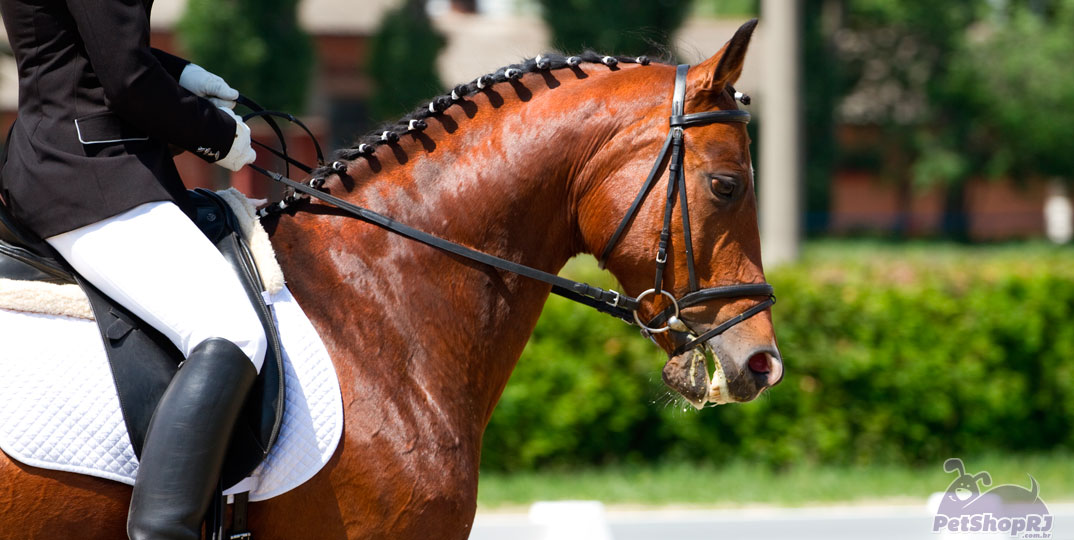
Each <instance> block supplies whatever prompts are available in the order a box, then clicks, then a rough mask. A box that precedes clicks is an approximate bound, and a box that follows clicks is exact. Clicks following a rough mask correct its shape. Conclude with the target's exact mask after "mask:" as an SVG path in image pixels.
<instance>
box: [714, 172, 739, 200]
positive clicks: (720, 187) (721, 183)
mask: <svg viewBox="0 0 1074 540" xmlns="http://www.w3.org/2000/svg"><path fill="white" fill-rule="evenodd" d="M737 186H738V182H736V181H735V180H734V179H732V178H729V177H726V176H713V177H712V179H711V189H712V193H714V194H715V195H716V196H717V197H719V198H721V199H730V198H731V197H733V196H734V195H735V188H736V187H737Z"/></svg>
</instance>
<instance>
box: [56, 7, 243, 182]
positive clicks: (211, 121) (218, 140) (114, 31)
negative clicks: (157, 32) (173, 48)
mask: <svg viewBox="0 0 1074 540" xmlns="http://www.w3.org/2000/svg"><path fill="white" fill-rule="evenodd" d="M66 1H67V8H68V9H69V10H70V12H71V16H72V17H73V19H74V21H75V26H76V27H77V29H78V33H79V36H80V37H81V38H82V41H83V43H84V45H85V48H86V54H87V56H88V57H89V61H90V64H91V65H92V66H93V71H94V73H95V74H96V75H97V78H98V79H99V80H100V82H101V86H102V87H103V88H104V94H105V98H106V100H107V102H108V103H107V105H108V107H109V108H110V109H111V110H112V111H113V112H115V113H116V114H118V115H119V116H120V117H122V118H123V119H124V120H125V121H127V122H128V123H130V124H131V125H133V126H135V127H138V128H140V129H141V130H143V131H144V132H145V133H146V134H148V135H149V136H150V137H153V138H156V139H160V140H163V141H167V142H169V143H171V144H174V145H176V146H179V147H181V148H184V149H186V150H189V151H191V152H193V153H194V154H196V155H198V156H200V157H201V158H203V159H205V160H207V161H216V160H219V159H220V158H222V157H224V156H225V155H227V153H228V151H229V150H230V149H231V144H232V142H233V140H234V138H235V121H234V120H232V119H231V117H230V116H228V115H227V114H225V113H224V112H223V111H220V110H218V109H217V108H216V107H215V106H214V105H213V104H212V103H211V102H209V101H208V100H205V99H201V98H199V97H197V96H195V95H194V94H192V93H190V92H188V91H187V90H186V89H184V88H182V87H180V86H179V83H178V82H177V77H178V76H176V77H173V76H172V75H171V74H169V72H168V70H167V69H165V67H164V65H162V64H161V62H160V60H158V57H157V55H155V54H154V53H153V51H152V50H151V49H150V47H149V16H148V14H147V12H146V9H145V7H144V4H143V2H142V0H66ZM184 65H185V64H184Z"/></svg>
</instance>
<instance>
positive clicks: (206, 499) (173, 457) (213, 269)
mask: <svg viewBox="0 0 1074 540" xmlns="http://www.w3.org/2000/svg"><path fill="white" fill-rule="evenodd" d="M46 241H48V242H49V244H51V245H52V246H53V247H55V248H56V250H57V251H59V253H60V254H61V255H62V256H63V257H64V258H65V259H67V261H68V262H69V263H70V264H71V266H73V267H74V268H75V269H76V270H78V271H79V273H81V274H82V275H83V276H84V277H85V278H86V279H87V280H89V281H90V283H93V285H94V286H96V287H98V288H99V289H101V290H102V291H103V292H104V293H105V294H108V295H109V296H111V297H112V298H114V299H115V300H117V301H118V302H120V303H121V304H123V305H124V307H126V308H127V309H129V310H131V311H132V312H133V313H135V314H137V315H138V316H140V317H143V318H144V319H145V320H146V321H147V322H149V323H150V324H152V325H153V326H154V327H156V328H157V329H158V330H160V331H161V332H162V333H164V335H166V336H167V337H168V338H169V339H170V340H171V341H172V342H173V343H175V345H176V346H177V347H179V349H180V350H181V351H182V352H183V355H184V357H185V358H186V361H185V362H184V363H183V365H182V367H181V368H180V369H179V372H178V373H177V374H176V376H175V379H173V380H172V382H171V384H170V385H169V386H168V389H167V390H166V391H165V393H164V396H163V397H162V398H161V401H160V404H159V405H158V407H157V410H156V412H155V413H154V414H153V419H152V421H151V422H150V426H149V431H148V434H147V435H146V441H145V444H144V446H143V448H142V455H141V459H140V465H139V470H138V477H137V479H136V481H135V485H134V493H133V496H132V498H131V513H130V516H129V517H128V521H127V531H128V535H130V537H131V538H132V539H135V540H141V539H149V538H153V539H158V540H159V539H169V540H172V539H174V540H180V539H182V540H196V539H198V538H200V530H201V520H202V518H203V516H204V515H205V511H206V510H207V509H208V506H209V503H210V501H211V499H212V493H213V489H214V487H215V486H216V483H217V479H218V478H219V476H220V468H221V467H222V465H223V460H224V453H225V451H226V447H227V443H228V439H229V436H230V434H231V431H232V428H233V427H234V424H235V420H236V418H237V417H238V415H239V412H240V410H241V409H242V404H243V402H244V400H245V397H246V394H247V393H248V392H249V390H250V387H251V386H252V384H253V381H254V378H255V377H256V375H257V370H259V369H260V367H261V364H262V362H263V361H264V355H265V351H266V349H267V341H266V339H265V333H264V330H263V329H262V327H261V323H260V320H259V319H258V317H257V314H256V312H255V311H254V309H253V307H252V306H251V305H250V303H249V300H248V299H247V297H246V294H245V291H244V290H243V288H242V285H241V283H240V282H239V279H238V278H237V277H236V276H235V275H234V273H233V271H232V269H231V267H230V265H228V263H227V262H226V261H225V260H224V258H223V257H222V256H221V255H220V253H219V252H217V251H216V248H214V247H213V246H212V244H211V243H210V242H209V241H208V239H206V238H205V236H204V235H202V234H201V231H199V230H198V229H197V227H195V226H194V224H193V223H191V222H190V220H189V219H187V217H186V216H185V215H184V214H183V213H182V212H181V211H180V210H179V209H178V207H176V206H175V205H174V204H172V203H148V204H144V205H142V206H139V207H137V208H134V209H133V210H130V211H127V212H125V213H123V214H120V215H118V216H115V217H112V218H109V219H106V220H104V221H102V222H99V223H95V224H92V225H88V226H86V227H82V228H80V229H76V230H74V231H71V232H69V233H64V234H61V235H58V236H54V237H51V238H47V239H46Z"/></svg>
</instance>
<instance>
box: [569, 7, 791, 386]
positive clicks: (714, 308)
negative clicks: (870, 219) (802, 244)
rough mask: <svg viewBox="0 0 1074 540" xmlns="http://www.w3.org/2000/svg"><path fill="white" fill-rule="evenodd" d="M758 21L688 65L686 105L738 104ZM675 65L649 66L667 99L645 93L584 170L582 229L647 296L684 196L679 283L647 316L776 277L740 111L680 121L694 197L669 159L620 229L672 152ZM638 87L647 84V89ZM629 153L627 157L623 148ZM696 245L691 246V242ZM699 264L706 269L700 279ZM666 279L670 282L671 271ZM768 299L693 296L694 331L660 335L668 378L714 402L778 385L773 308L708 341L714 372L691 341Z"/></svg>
mask: <svg viewBox="0 0 1074 540" xmlns="http://www.w3.org/2000/svg"><path fill="white" fill-rule="evenodd" d="M755 26H756V21H750V22H748V23H746V24H744V25H743V26H742V27H741V28H739V30H738V31H737V32H736V33H735V35H734V37H732V38H731V40H730V41H728V42H727V44H726V45H724V47H723V48H722V49H721V50H720V51H719V52H718V53H716V54H715V55H714V56H712V57H711V58H709V59H708V60H706V61H704V62H702V63H700V64H698V65H696V66H693V67H691V68H689V71H688V72H687V75H686V81H685V83H686V84H685V87H686V88H685V90H686V91H685V110H684V114H687V115H689V114H692V113H700V112H709V111H717V110H720V111H728V110H734V109H737V106H736V103H735V96H734V90H733V88H732V86H731V85H732V84H733V83H734V82H735V81H736V80H737V79H738V77H739V75H740V74H741V72H742V65H743V62H744V60H745V55H746V50H747V47H748V45H749V41H750V37H751V35H752V33H753V29H754V27H755ZM669 71H670V70H668V69H660V70H647V71H644V72H641V71H639V72H638V73H639V75H638V76H639V77H645V80H643V81H639V84H640V88H643V89H644V90H642V92H644V93H652V94H655V95H656V96H657V99H654V100H650V102H647V103H646V105H649V107H648V110H646V111H638V112H636V113H633V118H634V120H633V123H632V124H631V125H629V126H627V127H624V128H622V129H620V130H619V131H618V133H617V134H616V136H615V137H614V138H613V139H612V140H610V141H607V142H605V143H604V144H603V149H602V150H601V151H598V152H597V153H596V154H595V155H594V156H593V158H592V159H591V160H590V163H589V165H590V167H589V168H588V170H587V171H585V173H583V174H588V175H589V177H588V178H583V179H582V181H583V183H584V185H586V186H587V189H586V190H585V191H584V194H583V195H582V196H581V197H580V202H579V203H578V208H579V217H578V222H579V228H580V230H581V231H580V234H581V235H582V237H583V242H584V244H585V245H586V246H587V250H588V251H589V252H591V253H594V254H598V255H600V254H602V253H603V254H604V256H602V261H601V262H602V263H603V264H604V265H605V266H606V267H607V268H608V269H609V270H610V271H611V272H612V273H613V274H614V275H615V276H616V278H617V279H619V281H620V282H621V283H622V285H623V286H624V288H625V290H626V292H627V293H628V294H631V295H639V294H641V293H642V292H643V291H645V290H647V289H650V288H653V287H654V286H653V275H654V268H656V265H657V262H656V260H657V259H658V258H659V257H658V256H657V251H658V245H657V244H658V242H659V238H660V234H661V231H662V230H664V228H665V227H666V226H665V223H666V222H667V218H666V216H665V211H666V204H665V203H666V202H667V201H668V200H673V201H674V202H672V203H668V204H671V205H673V206H674V208H673V210H672V218H671V221H670V222H671V224H672V226H671V229H670V232H671V234H670V246H669V248H668V249H667V255H666V269H665V270H664V271H663V277H662V289H663V290H665V291H667V293H669V294H650V295H647V296H646V297H645V298H644V300H643V303H642V306H641V308H640V309H639V315H640V318H639V319H640V320H650V319H652V318H653V317H655V316H657V315H658V314H659V313H661V312H662V311H663V310H665V309H668V307H669V305H670V304H671V302H672V300H670V299H671V298H682V297H683V296H685V295H686V294H688V293H689V292H692V291H694V290H696V289H699V288H700V289H707V288H718V287H723V286H728V285H742V284H763V283H764V282H765V276H764V271H763V268H762V264H761V247H760V239H759V234H758V228H757V201H756V197H755V195H754V176H753V167H752V165H751V159H750V152H749V135H748V134H747V132H746V127H745V124H744V123H742V121H741V120H736V121H715V122H713V123H704V124H697V125H688V126H685V127H681V128H678V129H682V132H683V141H684V142H683V143H682V144H683V147H684V153H683V154H682V155H683V162H682V169H683V171H684V176H683V180H684V182H683V184H682V185H683V186H684V188H685V189H684V190H683V191H685V199H683V198H681V194H679V195H675V194H672V193H671V192H669V191H667V187H668V182H672V181H673V179H672V175H671V174H670V173H669V172H668V170H667V165H666V164H658V165H657V166H658V167H664V170H663V172H662V173H661V174H662V176H661V177H660V178H659V180H658V181H657V182H656V183H655V185H653V186H652V187H651V193H650V194H649V195H648V196H646V197H645V198H644V200H643V201H642V204H641V206H640V207H639V208H638V210H637V213H636V214H635V215H634V217H633V219H632V221H631V222H630V223H628V224H627V227H626V229H625V230H624V231H623V233H622V236H621V237H617V236H616V233H615V232H614V231H615V226H616V224H618V223H620V221H621V220H622V219H623V216H624V215H627V214H628V208H629V207H630V206H631V204H632V202H633V201H634V199H635V196H636V195H637V189H638V187H637V186H638V181H639V178H645V177H646V174H647V173H648V172H649V171H650V170H654V171H655V170H656V169H655V168H654V165H653V160H654V156H657V155H660V156H662V157H665V156H666V155H667V154H662V153H661V152H660V150H659V149H660V147H661V144H662V142H664V141H665V137H666V136H667V135H668V129H669V127H668V116H669V111H671V107H672V104H671V98H672V86H671V84H672V82H673V81H674V77H673V75H672V74H671V73H670V72H669ZM628 91H633V92H639V90H638V89H637V88H633V89H631V90H628ZM638 99H640V98H638ZM671 129H672V130H674V129H676V128H675V127H674V126H672V127H671ZM624 149H629V150H626V151H625V150H624ZM624 155H625V156H627V159H623V156H624ZM665 161H667V159H665ZM665 194H667V195H669V196H667V197H666V196H665ZM684 208H685V209H686V210H687V211H688V215H689V221H688V222H685V223H687V224H686V225H684V220H683V219H681V216H682V212H683V210H684ZM628 220H629V216H628ZM687 227H688V229H687ZM687 232H688V233H689V238H690V240H687V236H686V233H687ZM610 242H611V243H613V244H614V245H610V244H609V243H610ZM690 244H692V248H693V254H692V257H691V255H690V254H689V253H688V252H687V249H688V246H689V245H690ZM691 259H693V260H692V261H691ZM690 266H694V267H695V268H690ZM691 270H693V271H694V272H695V273H696V278H694V279H691V275H690V272H691ZM692 281H696V283H693V284H692V283H691V282H692ZM657 283H658V284H661V278H660V277H658V278H657ZM765 298H766V297H765V296H763V295H762V296H739V297H734V298H713V299H710V300H706V301H704V302H700V303H697V304H695V305H692V306H690V307H684V308H683V309H682V312H681V314H680V316H679V318H680V319H681V321H682V322H683V323H685V325H686V326H688V327H689V330H690V332H689V333H688V332H673V331H670V332H663V333H656V334H653V335H652V337H653V340H654V341H655V342H656V343H657V344H658V345H659V346H660V347H661V348H663V349H664V350H665V351H667V352H668V353H669V359H668V362H667V364H666V365H665V367H664V370H663V378H664V381H665V383H666V384H667V385H668V386H670V387H671V388H672V389H674V390H676V391H677V392H679V393H680V394H682V395H683V396H684V397H686V398H687V399H688V400H689V401H690V402H691V403H692V404H693V405H694V406H696V407H701V406H703V405H704V404H705V403H707V402H710V403H725V402H732V401H738V402H741V401H749V400H751V399H754V398H756V397H757V396H758V395H759V394H760V393H761V392H762V391H763V390H764V389H765V388H768V387H770V386H773V385H775V384H777V383H778V382H779V381H780V380H781V379H782V377H783V364H782V362H781V358H780V354H779V351H778V349H777V347H776V339H775V334H774V332H773V328H772V320H771V315H770V311H769V310H768V309H763V311H760V312H759V313H756V315H754V316H752V317H748V318H747V319H745V320H743V321H741V323H740V324H735V325H734V326H732V327H730V328H729V329H728V330H726V331H725V332H723V333H721V334H719V335H715V336H713V337H711V338H708V339H707V340H706V341H705V342H704V344H703V346H704V348H705V349H708V350H709V351H711V352H712V353H713V356H714V359H715V370H714V372H713V375H712V376H711V377H710V375H709V372H708V368H707V366H706V362H705V358H704V356H703V355H702V354H701V353H699V352H698V350H697V349H690V350H685V351H684V350H681V349H682V347H683V345H684V343H685V342H686V341H687V340H688V339H690V337H691V335H693V336H696V335H703V334H704V333H705V332H707V331H708V330H710V329H712V328H714V327H716V326H717V325H720V324H722V323H724V322H725V321H728V320H730V319H732V318H734V317H736V316H739V315H741V314H743V312H745V311H747V310H749V309H750V308H751V307H754V306H757V305H758V303H759V302H763V301H764V299H765ZM765 307H767V306H765Z"/></svg>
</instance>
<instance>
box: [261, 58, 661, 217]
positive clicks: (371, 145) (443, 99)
mask: <svg viewBox="0 0 1074 540" xmlns="http://www.w3.org/2000/svg"><path fill="white" fill-rule="evenodd" d="M650 62H651V61H650V60H649V57H647V56H637V57H630V56H610V55H603V54H600V53H597V52H594V51H586V52H584V53H582V54H579V55H575V56H566V55H563V54H541V55H538V56H537V57H535V58H529V59H527V60H524V61H522V62H521V63H518V64H511V65H508V66H504V67H501V68H499V69H497V70H496V71H493V72H492V73H488V74H486V75H482V76H480V77H478V78H476V79H474V80H473V81H471V82H469V83H463V84H459V85H456V86H455V87H454V88H453V89H452V90H451V92H450V93H449V94H447V95H442V96H437V97H435V98H433V100H432V101H430V102H429V103H428V104H427V105H424V106H422V107H419V108H417V109H415V110H414V111H412V112H410V114H407V115H406V116H404V117H402V118H401V119H399V120H398V121H396V122H394V123H388V124H385V125H383V126H382V127H380V128H379V129H377V130H376V131H374V132H372V133H369V134H367V135H364V136H362V137H360V138H359V139H358V140H357V141H355V143H354V144H353V145H352V146H350V147H349V148H344V149H341V150H337V151H336V152H335V154H334V156H333V161H332V162H331V163H330V164H329V165H326V166H322V167H318V168H316V169H314V170H313V171H312V172H311V179H310V181H309V184H310V185H311V186H312V187H315V188H320V187H321V186H322V185H324V182H325V180H326V179H327V178H328V177H329V176H331V175H333V174H343V173H345V172H346V171H347V168H348V167H349V165H350V162H352V161H354V160H357V159H361V158H368V157H370V156H372V155H373V154H374V153H375V152H376V151H377V148H378V147H380V146H381V145H385V144H393V143H396V142H398V141H399V139H400V137H402V136H403V135H407V134H413V133H416V132H420V131H422V130H424V129H425V128H426V127H428V125H427V124H426V122H425V120H426V119H427V118H431V117H434V116H437V115H439V114H441V113H443V112H444V111H446V110H447V109H448V108H450V107H451V106H453V105H455V104H456V103H458V102H461V101H464V100H465V99H466V98H468V97H470V96H473V95H474V94H477V93H478V92H481V91H483V90H485V89H486V88H489V87H491V86H492V85H494V84H497V83H502V82H507V81H513V80H517V79H520V78H521V77H522V76H523V75H525V74H527V73H538V72H544V71H550V70H557V69H564V68H569V69H577V68H578V66H579V65H581V64H582V63H587V64H603V65H605V66H608V68H610V69H612V70H614V69H616V66H618V65H619V64H621V63H622V64H639V65H642V66H647V65H649V64H650ZM307 198H308V197H307V196H305V195H302V194H298V193H295V192H294V191H293V190H288V193H287V195H285V196H284V198H283V200H281V201H279V202H278V203H274V204H272V205H270V206H268V207H265V208H262V209H261V211H260V214H261V215H262V216H266V215H272V214H277V213H280V212H284V211H287V210H288V209H290V207H291V205H292V204H293V203H295V202H297V201H300V200H306V199H307Z"/></svg>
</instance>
